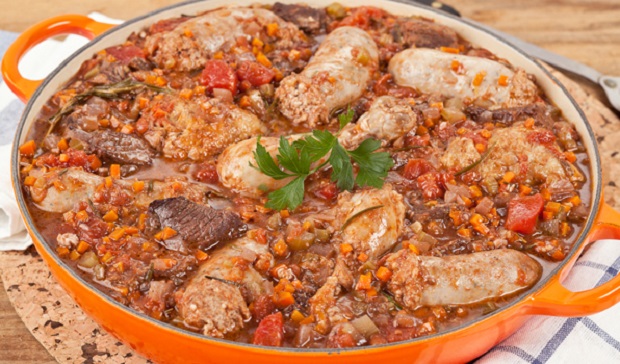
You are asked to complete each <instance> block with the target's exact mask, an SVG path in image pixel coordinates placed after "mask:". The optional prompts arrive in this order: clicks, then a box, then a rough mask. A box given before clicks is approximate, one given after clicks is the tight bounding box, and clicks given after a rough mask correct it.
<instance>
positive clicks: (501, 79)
mask: <svg viewBox="0 0 620 364" xmlns="http://www.w3.org/2000/svg"><path fill="white" fill-rule="evenodd" d="M497 84H498V85H500V86H508V76H506V75H499V77H498V78H497Z"/></svg>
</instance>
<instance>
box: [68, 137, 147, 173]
mask: <svg viewBox="0 0 620 364" xmlns="http://www.w3.org/2000/svg"><path fill="white" fill-rule="evenodd" d="M83 134H84V136H82V135H83ZM78 137H79V138H80V139H81V140H83V141H85V142H86V144H87V150H88V152H89V153H94V154H96V155H97V156H98V157H99V158H101V159H104V160H109V161H112V162H118V163H124V164H134V165H137V166H140V165H151V163H153V156H154V153H153V150H151V147H150V146H149V144H148V143H147V142H146V141H145V140H144V139H142V138H139V137H137V136H135V135H133V134H125V133H119V132H116V131H111V130H98V131H94V132H92V133H80V132H79V131H78Z"/></svg>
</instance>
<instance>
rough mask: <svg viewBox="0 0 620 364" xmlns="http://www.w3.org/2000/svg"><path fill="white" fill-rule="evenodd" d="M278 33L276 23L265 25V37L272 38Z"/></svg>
mask: <svg viewBox="0 0 620 364" xmlns="http://www.w3.org/2000/svg"><path fill="white" fill-rule="evenodd" d="M277 31H278V23H270V24H267V35H268V36H270V37H273V36H274V35H276V32H277Z"/></svg>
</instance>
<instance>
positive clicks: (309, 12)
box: [271, 3, 327, 34]
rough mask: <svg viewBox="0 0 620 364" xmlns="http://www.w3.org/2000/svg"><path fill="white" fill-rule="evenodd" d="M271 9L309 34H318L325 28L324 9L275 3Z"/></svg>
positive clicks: (325, 17) (325, 15)
mask: <svg viewBox="0 0 620 364" xmlns="http://www.w3.org/2000/svg"><path fill="white" fill-rule="evenodd" d="M271 11H273V12H274V13H275V14H276V15H277V16H279V17H280V18H282V19H284V20H286V21H288V22H291V23H293V24H295V25H297V26H298V27H299V28H300V29H302V30H303V31H305V32H308V33H310V34H318V33H319V32H320V31H321V30H322V29H325V26H326V23H327V14H326V13H325V10H324V9H316V8H313V7H310V6H307V5H301V4H283V3H275V4H274V5H273V7H272V8H271Z"/></svg>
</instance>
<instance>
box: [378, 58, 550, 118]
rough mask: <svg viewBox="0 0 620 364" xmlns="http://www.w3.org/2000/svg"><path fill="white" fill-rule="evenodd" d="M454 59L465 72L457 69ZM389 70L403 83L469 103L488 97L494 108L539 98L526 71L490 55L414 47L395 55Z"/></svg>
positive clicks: (400, 83) (517, 104)
mask: <svg viewBox="0 0 620 364" xmlns="http://www.w3.org/2000/svg"><path fill="white" fill-rule="evenodd" d="M453 62H458V63H457V64H458V65H460V67H461V69H462V71H459V72H454V71H453V70H452V68H453ZM388 70H389V72H390V73H391V74H392V76H393V77H394V81H395V82H396V83H397V84H399V85H402V86H409V87H413V88H416V89H418V90H419V91H421V92H423V93H426V94H438V95H441V96H444V97H458V98H460V99H463V100H465V101H466V102H473V101H475V100H484V101H485V102H488V103H491V105H492V106H491V107H490V109H497V108H505V107H517V106H524V105H528V104H531V103H533V102H534V101H536V100H537V99H538V88H537V87H536V84H534V82H532V81H531V80H530V79H529V78H528V76H527V73H526V72H525V71H523V70H522V69H517V70H516V71H513V70H512V69H510V68H508V67H506V66H505V65H503V64H501V63H499V62H496V61H492V60H490V59H486V58H478V57H470V56H464V55H460V54H452V53H446V52H442V51H438V50H433V49H425V48H414V49H407V50H404V51H402V52H400V53H398V54H396V55H395V56H394V57H392V59H391V60H390V64H389V66H388ZM501 76H504V77H507V78H508V80H507V81H506V82H507V85H506V86H502V85H501V84H500V82H499V81H498V80H499V78H500V77H501Z"/></svg>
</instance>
